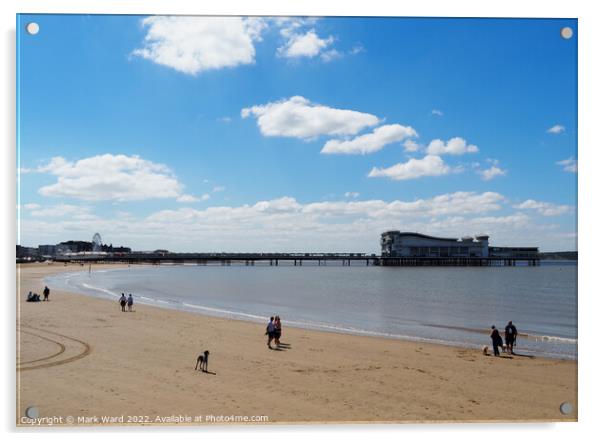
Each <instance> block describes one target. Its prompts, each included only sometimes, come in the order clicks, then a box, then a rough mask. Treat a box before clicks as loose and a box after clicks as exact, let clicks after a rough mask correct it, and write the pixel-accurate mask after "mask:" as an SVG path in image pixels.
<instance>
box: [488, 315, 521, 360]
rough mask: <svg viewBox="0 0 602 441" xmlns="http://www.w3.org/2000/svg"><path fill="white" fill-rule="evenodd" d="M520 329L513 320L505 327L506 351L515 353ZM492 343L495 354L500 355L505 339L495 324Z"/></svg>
mask: <svg viewBox="0 0 602 441" xmlns="http://www.w3.org/2000/svg"><path fill="white" fill-rule="evenodd" d="M517 335H518V331H517V330H516V326H514V325H513V324H512V320H510V321H509V322H508V324H507V325H506V328H505V329H504V340H506V352H507V353H508V354H512V355H514V346H515V345H516V336H517ZM491 343H492V345H493V355H495V356H496V357H497V356H499V355H500V350H499V348H500V347H502V348H503V347H504V341H503V340H502V336H501V335H500V331H498V330H497V328H496V327H495V325H493V326H491Z"/></svg>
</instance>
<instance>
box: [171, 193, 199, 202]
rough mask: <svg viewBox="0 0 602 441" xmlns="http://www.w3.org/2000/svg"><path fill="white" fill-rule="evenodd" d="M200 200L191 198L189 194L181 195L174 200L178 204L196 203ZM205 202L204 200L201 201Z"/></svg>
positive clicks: (194, 197)
mask: <svg viewBox="0 0 602 441" xmlns="http://www.w3.org/2000/svg"><path fill="white" fill-rule="evenodd" d="M199 200H200V199H199V198H197V197H196V196H193V195H191V194H183V195H180V196H178V197H177V198H176V201H178V202H198V201H199ZM203 200H205V199H203Z"/></svg>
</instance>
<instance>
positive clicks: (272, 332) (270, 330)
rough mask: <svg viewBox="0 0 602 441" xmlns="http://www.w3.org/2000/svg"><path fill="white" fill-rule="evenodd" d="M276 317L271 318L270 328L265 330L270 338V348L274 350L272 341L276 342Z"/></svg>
mask: <svg viewBox="0 0 602 441" xmlns="http://www.w3.org/2000/svg"><path fill="white" fill-rule="evenodd" d="M274 331H275V329H274V317H270V322H269V323H268V326H267V327H266V328H265V335H267V336H268V348H270V349H273V348H272V340H274Z"/></svg>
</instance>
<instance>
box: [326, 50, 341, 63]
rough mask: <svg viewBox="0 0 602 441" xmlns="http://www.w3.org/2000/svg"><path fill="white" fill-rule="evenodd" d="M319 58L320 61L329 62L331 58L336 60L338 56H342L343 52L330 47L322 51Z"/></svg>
mask: <svg viewBox="0 0 602 441" xmlns="http://www.w3.org/2000/svg"><path fill="white" fill-rule="evenodd" d="M320 58H321V59H322V61H325V62H327V63H328V62H329V61H333V60H338V59H339V58H343V54H342V53H341V52H339V51H338V50H336V49H330V50H328V51H326V52H322V53H321V54H320Z"/></svg>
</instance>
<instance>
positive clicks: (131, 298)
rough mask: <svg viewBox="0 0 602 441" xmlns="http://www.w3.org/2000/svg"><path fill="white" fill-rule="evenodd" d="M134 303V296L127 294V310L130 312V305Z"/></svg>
mask: <svg viewBox="0 0 602 441" xmlns="http://www.w3.org/2000/svg"><path fill="white" fill-rule="evenodd" d="M133 305H134V298H133V297H132V295H131V294H130V295H129V296H128V311H129V312H132V306H133Z"/></svg>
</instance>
